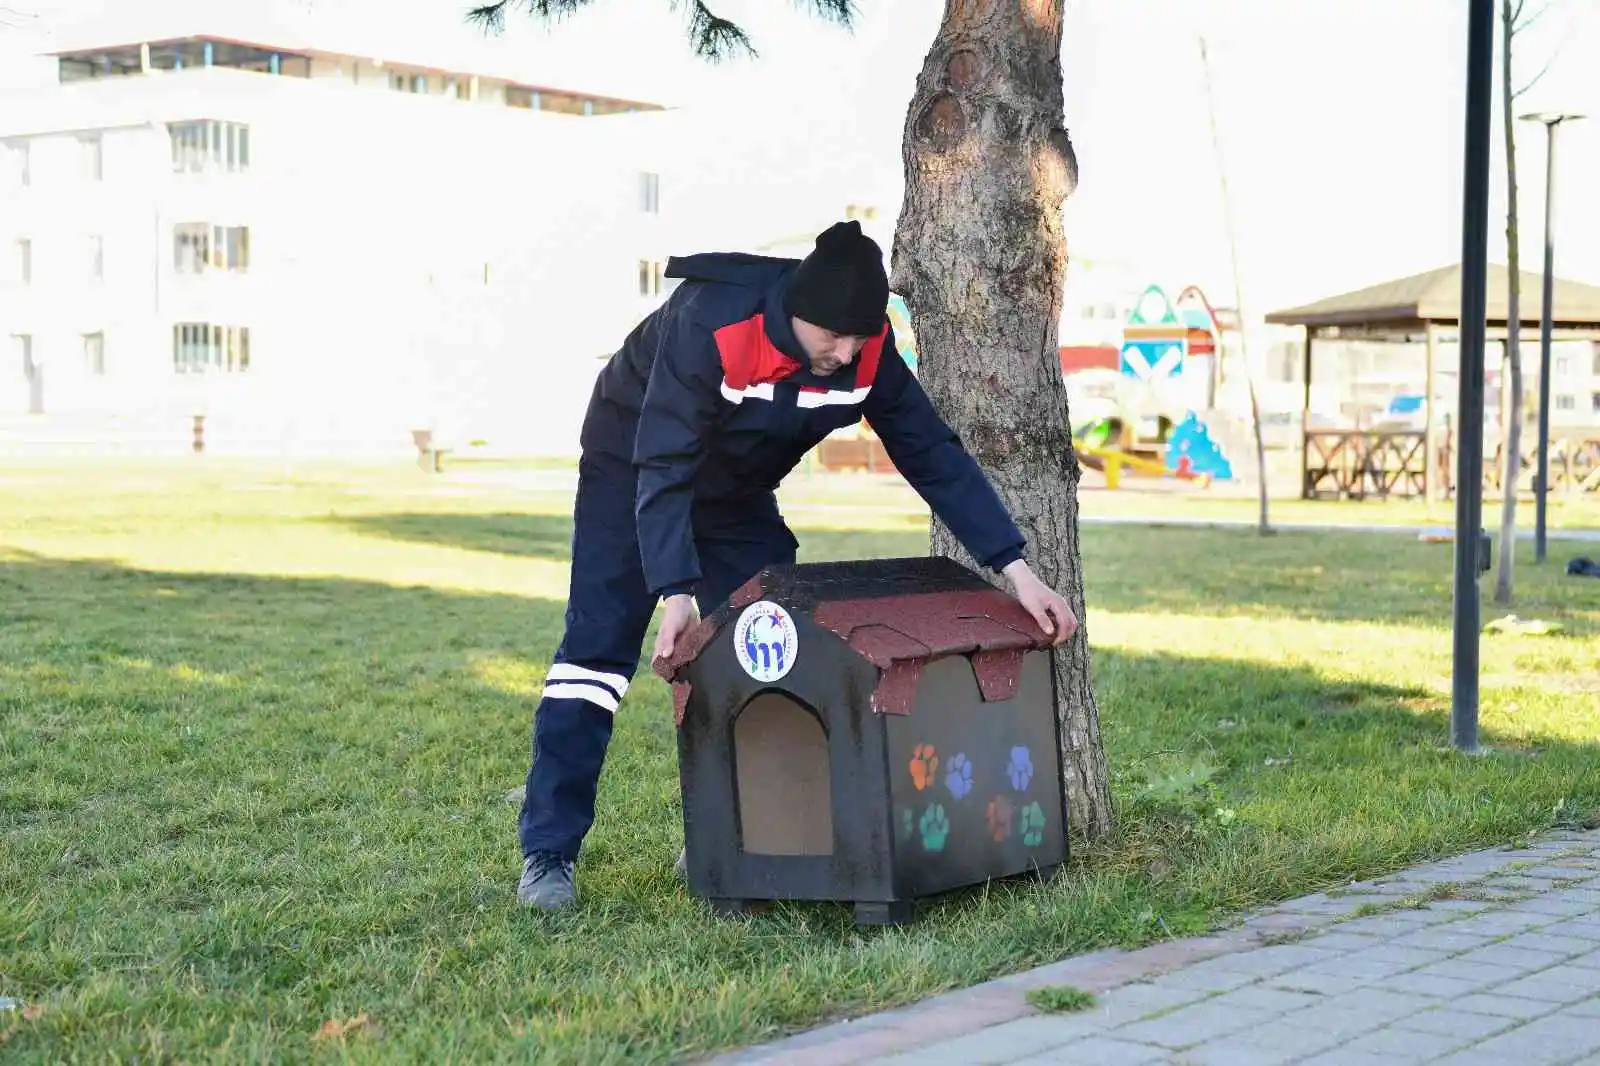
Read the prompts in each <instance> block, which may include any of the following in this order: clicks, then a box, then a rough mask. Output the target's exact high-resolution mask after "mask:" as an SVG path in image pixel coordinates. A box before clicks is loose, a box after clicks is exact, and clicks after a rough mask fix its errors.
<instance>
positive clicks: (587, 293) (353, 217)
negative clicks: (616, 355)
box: [0, 35, 683, 453]
mask: <svg viewBox="0 0 1600 1066" xmlns="http://www.w3.org/2000/svg"><path fill="white" fill-rule="evenodd" d="M56 61H57V65H58V71H59V78H58V80H57V81H56V82H55V83H54V84H50V85H47V86H44V87H41V88H38V89H32V90H25V91H22V92H19V93H17V94H14V95H12V96H10V97H8V98H5V99H3V100H0V253H3V258H0V344H4V345H5V349H4V355H3V361H0V428H3V429H5V430H6V431H7V432H9V434H10V435H11V436H12V437H18V436H24V437H25V436H26V435H27V434H28V433H29V432H33V431H35V430H37V431H39V432H45V431H46V427H48V426H49V425H50V423H51V420H52V419H54V420H56V421H57V422H58V423H59V422H61V421H62V420H68V421H71V420H77V422H79V423H82V424H85V425H95V426H100V427H102V429H101V431H102V432H104V433H109V434H112V435H113V436H114V435H115V433H116V432H125V433H127V434H132V435H139V436H142V437H144V438H148V439H150V440H153V441H156V442H158V446H172V447H182V446H186V445H187V442H188V433H189V428H190V424H191V416H192V415H194V414H197V413H203V414H205V415H206V416H207V422H206V440H207V445H208V448H211V449H217V450H238V451H295V452H305V451H334V452H345V453H349V452H388V453H393V452H396V451H404V450H405V449H408V448H410V447H411V431H412V430H414V429H423V428H431V429H435V430H437V431H439V432H441V433H443V434H444V435H446V436H447V437H449V438H451V439H452V440H454V441H455V442H456V443H457V445H458V446H461V445H465V444H467V443H469V442H471V441H474V440H479V441H485V442H487V444H488V446H489V447H490V448H492V449H494V450H516V451H521V452H540V451H544V452H566V451H571V450H572V448H573V442H575V440H576V434H577V426H578V422H579V419H580V418H581V415H582V409H583V404H584V402H585V401H586V400H587V398H588V393H589V389H590V387H591V386H592V383H593V380H594V375H595V373H596V371H597V370H598V367H599V361H598V360H599V357H601V356H603V355H605V354H607V353H609V352H611V351H613V350H614V349H615V348H616V347H617V345H618V344H619V343H620V342H621V340H622V339H623V337H624V336H625V335H626V334H627V332H628V330H629V329H630V328H631V327H632V326H633V325H634V323H635V322H636V321H637V319H638V318H639V317H640V316H642V315H643V314H645V313H647V312H648V311H649V310H650V309H651V308H652V307H654V306H656V304H657V303H658V302H659V300H660V299H661V297H662V295H663V286H662V279H661V269H662V266H663V264H664V261H665V259H666V257H667V255H668V254H669V253H672V252H676V251H679V250H681V242H679V241H678V235H677V233H676V232H675V228H676V227H675V225H674V221H673V212H672V208H671V204H672V188H673V181H674V172H673V169H672V165H671V161H670V158H669V150H670V146H671V145H672V144H673V143H674V139H675V137H676V136H677V134H676V133H675V129H676V127H677V126H678V125H679V124H681V122H682V121H683V118H682V115H681V114H678V113H675V112H671V111H667V110H664V109H662V108H660V107H658V106H656V105H652V104H647V103H641V102H633V101H624V100H615V99H608V98H603V97H598V96H593V95H586V94H584V93H581V92H577V91H568V90H562V89H552V88H550V87H545V86H538V85H533V84H527V83H524V82H519V81H516V80H513V79H511V78H508V77H503V76H490V75H489V74H486V73H482V72H474V71H471V70H450V69H438V68H433V67H426V66H419V65H415V64H398V63H396V62H395V61H393V60H387V61H386V60H385V59H383V58H381V57H378V58H375V57H372V56H368V55H356V54H352V53H351V51H350V50H348V49H347V50H346V51H344V52H338V51H332V50H324V49H320V48H317V47H314V46H313V45H311V44H309V43H306V42H303V41H299V42H295V43H294V46H293V47H290V46H289V45H287V44H285V43H284V42H283V41H276V42H274V41H270V40H258V41H254V42H248V41H244V40H239V39H231V38H222V37H213V36H199V35H196V36H185V37H168V38H163V39H159V40H142V41H141V40H131V41H130V40H119V41H99V42H95V43H93V44H86V45H84V46H82V47H75V48H72V49H71V50H68V51H62V52H59V53H57V54H56ZM115 426H120V427H122V429H121V430H117V429H115V428H114V427H115ZM29 427H34V429H30V428H29Z"/></svg>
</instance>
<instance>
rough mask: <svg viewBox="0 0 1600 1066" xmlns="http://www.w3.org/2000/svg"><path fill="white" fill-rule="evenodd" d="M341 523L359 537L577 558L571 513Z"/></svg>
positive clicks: (379, 517)
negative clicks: (573, 546) (573, 542)
mask: <svg viewBox="0 0 1600 1066" xmlns="http://www.w3.org/2000/svg"><path fill="white" fill-rule="evenodd" d="M337 521H338V523H339V524H340V525H343V526H346V527H347V528H350V529H353V530H355V531H356V532H358V533H363V534H366V535H368V536H375V537H383V538H385V539H387V540H399V541H410V542H412V543H418V544H436V545H440V546H443V547H448V548H462V549H465V550H467V551H477V552H496V553H498V554H501V555H518V556H528V557H531V558H535V559H554V560H557V561H559V562H566V561H567V560H569V559H571V558H572V517H571V516H570V515H567V516H562V515H548V514H518V513H515V512H504V513H499V514H426V513H422V514H376V515H353V516H342V517H340V518H338V519H337Z"/></svg>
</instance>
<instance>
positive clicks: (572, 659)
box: [518, 454, 798, 859]
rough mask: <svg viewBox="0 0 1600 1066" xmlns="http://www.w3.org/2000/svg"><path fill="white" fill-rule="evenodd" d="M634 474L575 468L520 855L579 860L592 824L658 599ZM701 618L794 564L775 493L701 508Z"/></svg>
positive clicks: (615, 462)
mask: <svg viewBox="0 0 1600 1066" xmlns="http://www.w3.org/2000/svg"><path fill="white" fill-rule="evenodd" d="M634 485H635V481H634V473H633V467H632V466H631V465H630V464H628V463H626V462H623V461H622V460H619V459H615V458H612V457H609V456H605V455H598V454H597V455H586V456H584V457H583V459H582V460H581V461H580V462H579V465H578V497H577V503H576V505H575V507H574V509H573V516H572V517H573V526H574V528H573V534H572V580H571V586H570V589H569V592H568V598H567V617H566V631H565V633H564V634H563V636H562V638H561V645H560V647H559V648H557V650H556V654H555V660H554V662H553V663H552V664H551V667H550V672H549V673H548V674H547V675H546V676H545V685H544V693H543V698H542V699H541V700H540V701H539V706H538V709H537V710H535V712H534V716H533V760H532V765H531V766H530V767H529V769H528V788H527V794H526V796H525V798H524V799H523V803H522V814H521V817H520V819H519V824H518V830H519V834H520V836H521V839H522V853H523V855H524V856H527V855H532V854H533V853H534V852H552V853H555V854H557V855H560V856H562V857H563V858H566V859H576V858H577V857H578V852H579V849H580V848H581V847H582V845H583V839H584V837H585V836H586V835H587V834H588V832H589V828H590V826H592V825H593V824H594V815H595V794H596V791H597V790H598V787H599V782H600V770H601V767H602V765H603V764H604V763H605V756H606V748H607V747H608V746H609V745H610V743H611V729H612V724H613V718H614V716H615V715H616V713H617V710H618V707H619V706H620V704H621V703H622V699H623V697H624V696H625V695H626V694H627V691H628V685H629V684H630V683H631V682H632V680H633V676H634V673H635V671H636V670H637V669H638V666H639V661H640V659H641V657H642V653H643V650H644V648H643V644H644V638H645V633H646V631H647V630H648V629H649V628H650V619H651V618H652V617H653V616H654V614H655V608H656V598H655V597H654V596H652V595H650V590H649V588H648V587H647V586H646V585H645V579H644V568H643V565H642V564H641V562H640V558H639V539H638V533H637V528H636V526H635V524H634V515H633V504H634ZM693 524H694V536H695V548H696V551H697V552H698V553H699V556H700V570H701V580H700V582H699V584H698V586H697V588H696V590H695V599H696V602H697V603H698V604H699V607H700V611H701V613H702V614H706V613H708V612H710V611H711V610H713V609H714V608H716V607H717V606H718V605H719V604H721V603H722V602H723V601H724V600H726V599H727V598H728V596H729V595H730V594H732V593H733V591H734V590H735V589H737V588H738V587H739V586H740V585H742V584H744V583H745V582H746V581H748V580H750V578H751V577H752V576H754V575H755V573H756V572H757V571H759V570H760V569H761V568H762V567H764V566H769V565H773V564H776V563H792V562H794V560H795V552H796V549H797V548H798V545H797V543H796V542H795V539H794V535H793V534H792V533H791V532H790V531H789V528H788V526H787V525H785V524H784V521H783V517H782V515H780V514H779V512H778V504H777V500H776V499H775V498H774V497H773V496H771V494H767V495H766V496H762V497H757V498H755V499H754V500H746V501H742V502H741V503H740V504H739V505H738V506H731V505H722V506H706V505H697V506H696V508H695V511H694V523H693Z"/></svg>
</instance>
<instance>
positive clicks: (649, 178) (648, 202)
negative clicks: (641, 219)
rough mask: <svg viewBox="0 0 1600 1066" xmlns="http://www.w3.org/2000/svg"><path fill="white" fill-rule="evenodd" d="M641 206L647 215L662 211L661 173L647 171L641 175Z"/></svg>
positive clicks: (657, 213)
mask: <svg viewBox="0 0 1600 1066" xmlns="http://www.w3.org/2000/svg"><path fill="white" fill-rule="evenodd" d="M639 200H640V203H639V206H640V208H641V209H642V210H643V211H644V213H645V214H647V215H659V214H660V213H661V175H660V174H652V173H650V172H649V171H645V172H644V173H643V174H640V175H639Z"/></svg>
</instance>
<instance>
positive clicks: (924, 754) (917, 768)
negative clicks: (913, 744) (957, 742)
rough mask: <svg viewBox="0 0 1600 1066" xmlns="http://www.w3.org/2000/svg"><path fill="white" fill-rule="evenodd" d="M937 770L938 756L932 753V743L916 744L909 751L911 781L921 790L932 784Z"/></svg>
mask: <svg viewBox="0 0 1600 1066" xmlns="http://www.w3.org/2000/svg"><path fill="white" fill-rule="evenodd" d="M938 772H939V756H938V755H937V754H935V753H934V750H933V745H932V744H918V745H917V748H916V750H915V751H913V752H912V753H911V783H912V784H913V785H916V786H917V791H918V792H921V791H922V790H923V789H925V788H927V787H928V786H929V785H931V784H933V777H934V775H935V774H937V773H938Z"/></svg>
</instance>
